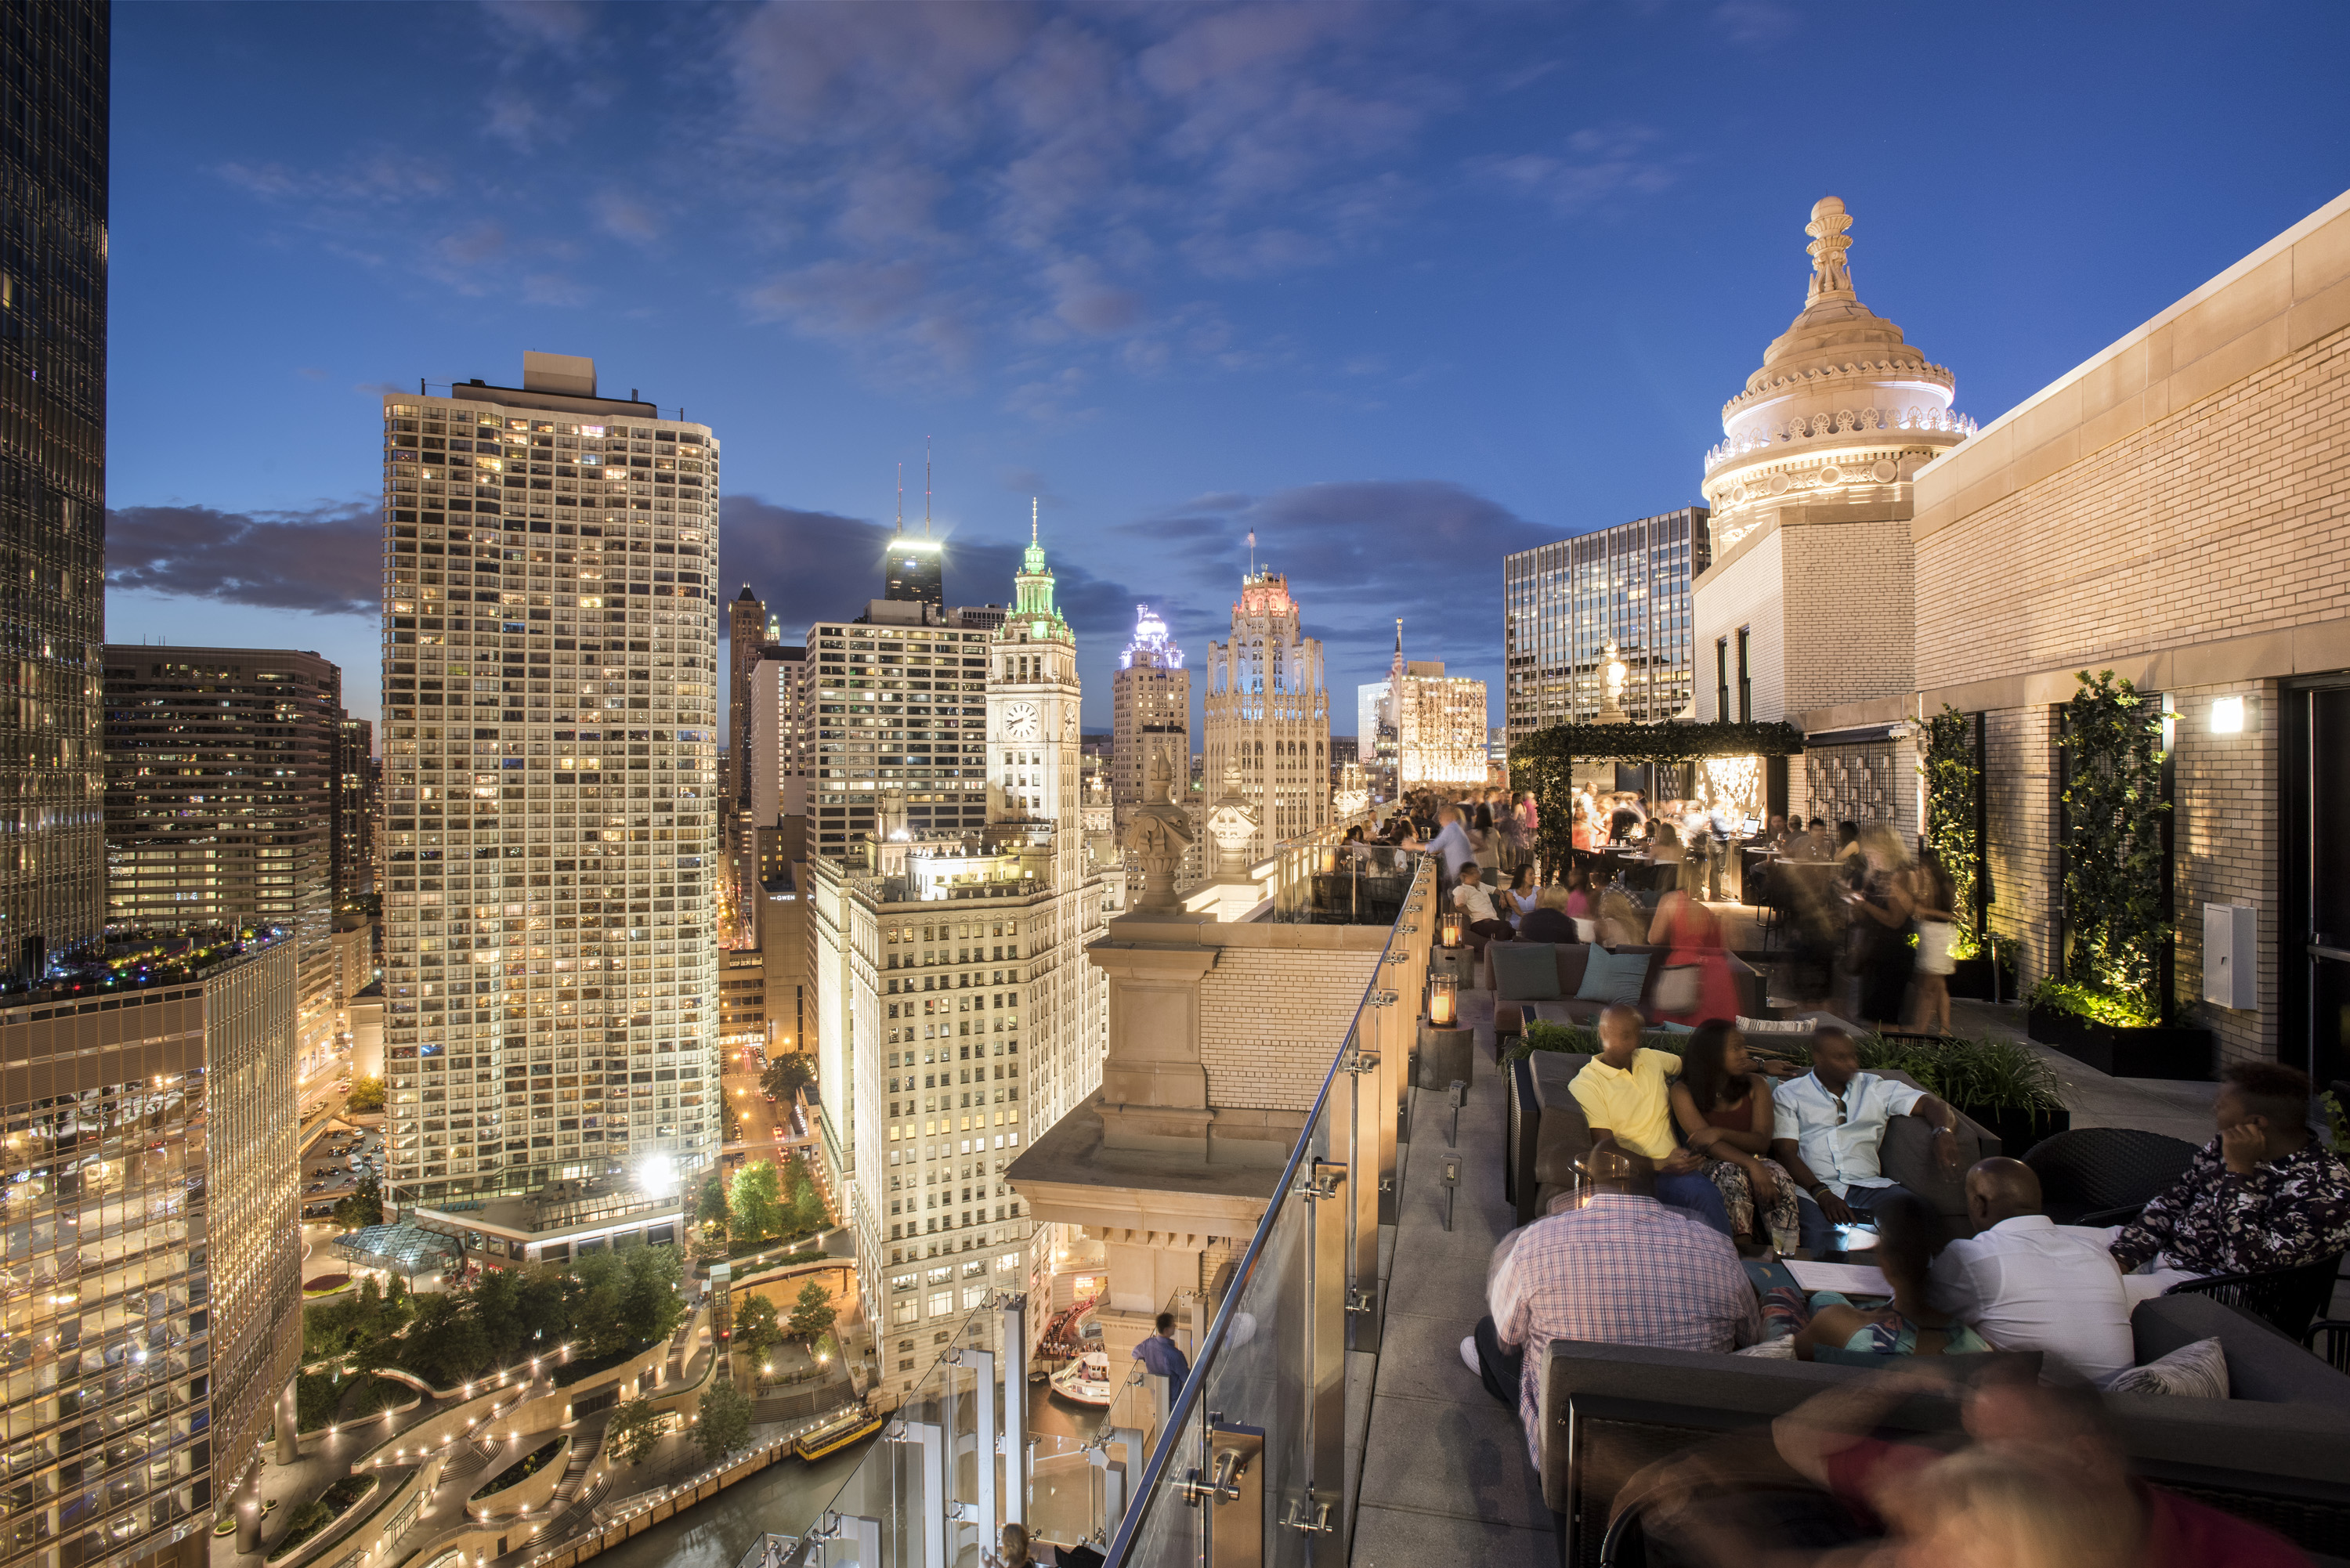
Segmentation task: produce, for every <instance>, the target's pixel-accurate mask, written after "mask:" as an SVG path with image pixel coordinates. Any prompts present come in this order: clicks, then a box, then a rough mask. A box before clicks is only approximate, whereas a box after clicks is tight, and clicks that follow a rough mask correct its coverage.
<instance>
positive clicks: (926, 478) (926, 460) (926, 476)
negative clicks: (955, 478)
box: [922, 436, 931, 539]
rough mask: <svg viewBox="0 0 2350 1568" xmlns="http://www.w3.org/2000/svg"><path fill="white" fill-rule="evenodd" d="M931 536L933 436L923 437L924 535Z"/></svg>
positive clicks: (925, 536) (924, 536)
mask: <svg viewBox="0 0 2350 1568" xmlns="http://www.w3.org/2000/svg"><path fill="white" fill-rule="evenodd" d="M930 536H931V438H930V437H928V436H924V437H923V438H922V537H923V538H925V539H927V538H929V537H930Z"/></svg>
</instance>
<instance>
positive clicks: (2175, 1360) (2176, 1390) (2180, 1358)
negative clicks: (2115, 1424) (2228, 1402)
mask: <svg viewBox="0 0 2350 1568" xmlns="http://www.w3.org/2000/svg"><path fill="white" fill-rule="evenodd" d="M2106 1392H2107V1393H2108V1394H2181V1395H2185V1396H2187V1397H2189V1398H2193V1399H2225V1398H2226V1397H2228V1353H2227V1352H2226V1351H2225V1350H2224V1349H2222V1348H2221V1347H2220V1342H2219V1341H2218V1340H2217V1339H2199V1340H2197V1341H2196V1342H2195V1343H2194V1344H2192V1345H2180V1346H2179V1347H2178V1349H2177V1350H2174V1351H2172V1352H2171V1353H2170V1354H2169V1355H2166V1356H2164V1357H2163V1358H2162V1359H2161V1360H2159V1361H2149V1362H2147V1364H2146V1365H2145V1366H2133V1367H2131V1368H2130V1369H2129V1370H2128V1371H2126V1372H2123V1373H2117V1374H2116V1375H2115V1377H2114V1380H2113V1381H2112V1382H2110V1383H2108V1384H2106Z"/></svg>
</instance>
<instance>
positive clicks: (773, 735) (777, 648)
mask: <svg viewBox="0 0 2350 1568" xmlns="http://www.w3.org/2000/svg"><path fill="white" fill-rule="evenodd" d="M807 655H808V650H807V649H805V648H802V647H799V646H797V645H796V644H794V645H790V646H785V645H779V644H773V643H771V644H769V645H768V647H767V648H766V649H765V650H764V653H763V654H762V656H761V657H760V659H759V662H758V663H756V664H755V665H754V666H752V668H751V709H750V719H749V729H748V731H747V733H748V735H749V736H750V759H749V766H750V770H751V772H750V778H751V816H752V820H753V821H754V822H755V823H757V825H758V826H761V827H773V826H775V824H776V822H777V821H778V820H780V819H781V818H783V817H786V816H806V815H807V809H808V800H807V794H808V790H807V784H808V779H807V770H808V757H809V756H810V755H811V754H812V746H811V740H812V737H811V735H810V734H809V731H810V729H811V728H812V727H813V726H812V725H811V724H810V723H809V721H810V720H812V719H813V718H814V717H815V713H814V711H813V707H812V705H811V704H810V703H809V701H808V694H809V692H810V691H811V690H812V688H811V687H810V686H809V684H808V681H807V674H808V670H809V661H808V656H807Z"/></svg>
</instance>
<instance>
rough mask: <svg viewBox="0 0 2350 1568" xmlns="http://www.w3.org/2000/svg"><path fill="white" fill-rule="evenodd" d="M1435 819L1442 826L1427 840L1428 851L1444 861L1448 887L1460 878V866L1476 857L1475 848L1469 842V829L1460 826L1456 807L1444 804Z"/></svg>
mask: <svg viewBox="0 0 2350 1568" xmlns="http://www.w3.org/2000/svg"><path fill="white" fill-rule="evenodd" d="M1437 820H1438V821H1439V822H1440V823H1442V824H1443V825H1444V826H1441V827H1440V828H1438V829H1437V832H1436V836H1435V837H1433V838H1431V839H1430V840H1429V841H1428V852H1429V853H1430V855H1433V856H1435V857H1438V858H1439V859H1440V860H1442V861H1443V862H1444V881H1445V884H1446V886H1448V887H1450V886H1451V884H1452V883H1455V882H1458V881H1459V880H1461V867H1463V866H1466V865H1468V864H1469V863H1470V862H1471V861H1472V860H1474V859H1476V858H1477V850H1476V846H1473V845H1471V843H1470V842H1469V830H1468V829H1467V828H1465V827H1463V826H1461V812H1460V809H1459V808H1458V807H1456V806H1450V805H1448V806H1446V807H1445V808H1444V809H1443V811H1442V812H1440V813H1439V814H1438V816H1437Z"/></svg>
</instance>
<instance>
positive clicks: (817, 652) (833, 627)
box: [804, 600, 989, 860]
mask: <svg viewBox="0 0 2350 1568" xmlns="http://www.w3.org/2000/svg"><path fill="white" fill-rule="evenodd" d="M886 603H887V601H884V600H875V601H874V606H875V607H880V606H884V605H886ZM988 635H989V634H988V633H986V632H983V631H969V630H965V629H963V628H960V627H955V626H941V625H938V624H936V619H935V618H934V617H931V616H929V615H928V612H924V616H923V618H921V619H918V620H910V621H908V622H905V623H894V622H889V621H877V620H868V619H863V618H860V619H858V620H854V621H818V622H817V623H816V624H815V625H814V626H811V627H809V628H808V632H807V655H806V666H809V667H812V669H810V670H809V672H808V673H807V674H806V676H805V677H804V679H805V680H807V681H809V682H810V683H811V685H812V687H813V689H814V691H815V696H816V702H815V707H816V737H815V747H816V749H815V752H814V753H813V765H812V766H811V767H810V768H809V770H808V771H809V773H810V774H811V775H812V776H811V777H810V779H809V781H808V795H809V798H810V802H811V804H810V805H809V808H808V809H809V816H810V823H809V829H810V831H809V835H808V839H809V842H808V851H809V853H810V854H812V855H815V854H821V855H827V856H830V857H833V858H834V859H836V860H837V859H843V858H845V857H847V854H848V846H849V845H850V843H851V841H852V840H853V839H854V838H855V836H857V835H858V834H862V833H868V832H870V831H872V830H873V828H874V827H875V826H876V825H877V824H878V822H879V816H878V815H877V814H878V813H879V812H880V811H881V809H882V808H883V807H884V806H887V807H889V809H890V810H892V811H893V812H895V813H896V814H897V815H898V816H899V819H900V821H901V823H902V825H903V826H906V827H907V828H908V829H909V830H910V831H911V832H914V833H918V834H919V833H928V832H933V831H939V832H954V831H960V830H961V829H962V828H965V827H970V828H977V827H979V826H981V825H983V823H984V822H985V821H986V820H987V748H986V746H985V744H984V743H983V739H982V731H983V727H984V722H985V720H986V716H987V706H986V703H987V651H988Z"/></svg>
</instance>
